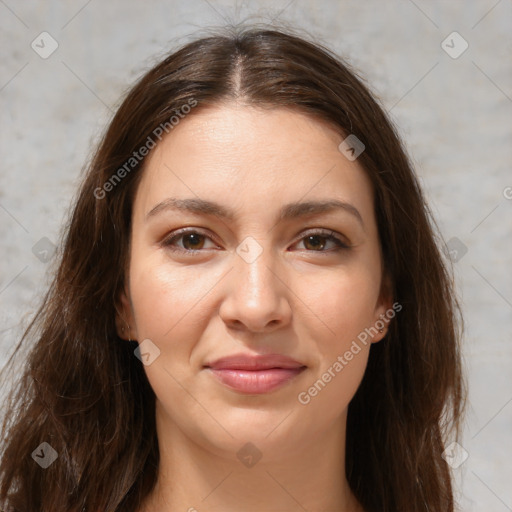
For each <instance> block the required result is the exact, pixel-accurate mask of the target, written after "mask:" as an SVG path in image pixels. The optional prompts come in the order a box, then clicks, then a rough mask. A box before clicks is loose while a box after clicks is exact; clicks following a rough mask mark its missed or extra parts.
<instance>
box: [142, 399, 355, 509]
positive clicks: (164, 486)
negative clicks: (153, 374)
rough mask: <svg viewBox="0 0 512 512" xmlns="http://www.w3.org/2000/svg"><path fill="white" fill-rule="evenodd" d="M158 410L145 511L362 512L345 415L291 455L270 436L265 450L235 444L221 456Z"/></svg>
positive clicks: (238, 443) (241, 443)
mask: <svg viewBox="0 0 512 512" xmlns="http://www.w3.org/2000/svg"><path fill="white" fill-rule="evenodd" d="M160 412H161V410H160V411H159V408H158V406H157V434H158V441H159V449H160V464H159V471H158V480H157V483H156V486H155V488H154V489H153V491H152V493H151V495H150V496H149V497H148V498H147V500H146V502H145V505H144V507H143V509H142V512H157V511H158V512H171V511H173V512H174V511H176V510H180V511H184V512H208V511H211V512H214V511H220V510H222V512H240V510H243V511H244V512H261V511H262V510H279V511H282V512H297V511H302V510H311V511H319V510H336V511H340V512H363V509H362V508H361V506H360V505H359V503H358V502H357V500H356V499H355V497H354V496H353V494H352V492H351V490H350V488H349V485H348V482H347V480H346V476H345V427H346V414H345V416H344V417H343V418H341V419H340V420H339V421H338V422H336V423H334V424H333V425H332V428H331V429H330V431H329V432H325V431H323V432H318V433H317V435H315V436H312V437H311V438H309V439H305V440H304V443H303V444H302V445H300V446H295V447H294V449H293V450H289V449H288V450H286V451H283V450H282V449H281V447H282V446H283V445H285V444H286V443H285V442H281V440H279V441H277V440H275V441H272V440H271V438H272V435H270V436H269V437H268V439H267V441H268V442H266V443H265V446H264V447H263V446H262V443H261V442H260V443H259V446H260V447H261V448H262V449H261V450H260V449H259V448H258V447H257V446H254V445H249V444H247V443H245V442H244V441H236V442H235V443H234V444H235V445H236V447H237V448H235V450H233V451H232V452H229V451H225V453H222V451H219V450H218V448H216V447H212V446H208V443H205V442H203V441H202V440H201V441H200V442H197V441H195V440H192V439H191V438H190V437H189V435H187V432H184V431H182V430H181V429H180V428H179V427H178V426H177V425H176V423H174V422H172V421H171V420H170V418H169V417H168V416H164V415H163V414H160ZM275 437H276V438H277V437H278V436H277V433H276V434H275ZM244 446H245V448H242V447H244ZM240 448H242V450H241V451H240ZM233 453H237V455H236V456H233ZM260 454H261V459H260V460H258V461H257V462H256V460H257V459H258V456H259V455H260Z"/></svg>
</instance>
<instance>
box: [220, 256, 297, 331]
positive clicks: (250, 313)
mask: <svg viewBox="0 0 512 512" xmlns="http://www.w3.org/2000/svg"><path fill="white" fill-rule="evenodd" d="M283 277H284V276H283V273H282V272H279V270H278V269H277V263H276V261H275V258H273V257H272V254H271V251H270V249H265V250H264V251H263V252H262V254H260V255H259V257H258V258H256V260H255V261H251V262H247V261H245V260H244V259H243V258H241V257H239V256H238V255H235V259H234V268H233V270H232V271H231V272H229V274H228V276H227V280H226V282H225V287H226V288H225V297H224V300H223V302H222V304H221V306H220V309H219V315H220V317H221V318H222V320H223V321H224V323H225V324H226V325H227V326H228V327H230V328H233V329H245V330H249V331H251V332H257V333H263V332H265V333H268V332H272V331H274V330H276V329H279V328H282V327H283V326H285V325H287V324H288V323H289V322H290V320H291V316H292V310H291V307H290V301H289V298H290V294H291V291H290V288H289V287H288V285H287V284H286V283H285V282H284V279H283Z"/></svg>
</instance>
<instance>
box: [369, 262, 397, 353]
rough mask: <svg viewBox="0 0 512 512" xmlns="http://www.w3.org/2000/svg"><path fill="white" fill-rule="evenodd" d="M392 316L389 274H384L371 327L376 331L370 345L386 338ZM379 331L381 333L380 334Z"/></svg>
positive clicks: (391, 293) (391, 292)
mask: <svg viewBox="0 0 512 512" xmlns="http://www.w3.org/2000/svg"><path fill="white" fill-rule="evenodd" d="M390 312H392V314H390ZM394 316H395V311H394V309H393V286H392V282H391V278H390V277H389V274H388V273H387V272H385V273H384V275H383V277H382V282H381V288H380V293H379V299H378V301H377V304H376V306H375V313H374V318H373V326H374V328H375V329H376V330H377V333H376V334H375V335H374V336H373V337H372V343H377V342H378V341H380V340H381V339H382V338H384V337H385V336H386V334H387V332H388V329H389V324H390V322H391V321H392V318H393V317H394ZM380 329H382V330H383V331H382V332H380Z"/></svg>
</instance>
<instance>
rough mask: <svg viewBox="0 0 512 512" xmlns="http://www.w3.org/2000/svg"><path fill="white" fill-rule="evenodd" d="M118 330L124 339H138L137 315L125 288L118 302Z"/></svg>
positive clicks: (118, 333)
mask: <svg viewBox="0 0 512 512" xmlns="http://www.w3.org/2000/svg"><path fill="white" fill-rule="evenodd" d="M116 331H117V335H118V336H119V337H120V338H121V339H123V340H133V341H136V340H137V328H136V326H135V316H134V314H133V307H132V303H131V300H130V298H129V293H128V292H127V291H126V290H125V289H123V290H122V292H121V293H120V295H119V299H118V301H117V304H116Z"/></svg>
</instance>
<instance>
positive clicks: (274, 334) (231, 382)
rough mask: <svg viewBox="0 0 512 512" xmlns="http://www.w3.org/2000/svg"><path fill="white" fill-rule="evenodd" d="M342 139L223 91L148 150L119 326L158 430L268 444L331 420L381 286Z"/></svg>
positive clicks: (383, 298) (294, 115) (372, 223)
mask: <svg viewBox="0 0 512 512" xmlns="http://www.w3.org/2000/svg"><path fill="white" fill-rule="evenodd" d="M343 138H344V137H342V136H341V135H340V134H339V133H337V132H336V131H335V130H334V129H333V128H331V127H330V126H329V125H327V124H324V123H322V122H320V121H317V120H315V119H313V118H311V117H309V116H306V115H304V114H301V113H298V112H295V111H290V110H285V109H274V110H263V109H257V108H254V107H248V106H240V105H230V104H229V105H222V106H218V107H208V108H204V109H202V110H199V111H197V112H195V113H194V114H193V115H190V116H188V117H186V118H185V119H183V120H181V121H180V123H179V124H178V125H177V126H175V127H174V129H173V131H172V132H171V133H170V134H169V135H168V136H167V138H166V139H163V141H162V142H161V143H160V144H159V145H158V146H157V147H156V148H155V149H153V151H152V153H151V155H150V157H149V160H147V163H146V167H145V169H144V171H143V176H142V179H141V182H140V184H139V187H138V189H137V193H136V197H135V201H134V205H133V219H132V220H133V222H132V233H131V249H130V250H131V253H130V263H129V268H128V269H127V270H128V272H127V274H128V276H127V277H128V279H127V286H126V290H125V293H124V295H123V296H122V297H121V315H120V317H119V318H118V328H119V334H120V336H122V337H124V338H127V337H128V336H127V332H126V330H125V331H124V332H121V328H122V327H125V326H126V325H128V326H129V334H130V338H131V339H136V340H138V342H139V344H141V352H142V353H143V354H146V355H145V356H143V359H145V363H146V364H145V366H144V369H145V371H146V374H147V377H148V379H149V382H150V384H151V386H152V388H153V390H154V392H155V395H156V414H157V425H158V426H159V428H160V429H171V430H177V431H180V432H182V433H185V435H186V436H187V437H189V438H191V439H192V440H193V441H194V442H195V443H197V444H199V445H201V446H203V447H205V448H208V449H209V450H211V451H212V452H214V453H219V454H223V455H226V454H232V455H233V457H234V456H235V454H236V451H237V450H239V449H240V446H241V445H243V444H244V443H245V442H248V441H251V442H252V443H253V444H255V445H256V446H257V447H258V448H260V449H261V450H262V451H263V450H266V453H267V458H268V457H270V458H271V457H272V456H276V457H277V456H278V455H279V454H281V453H282V451H283V450H287V449H295V450H296V448H297V446H301V445H302V446H305V445H306V444H308V443H311V442H313V441H314V440H315V439H321V438H322V437H324V436H328V435H330V434H332V433H334V432H339V431H340V429H342V428H344V422H345V420H346V411H347V406H348V404H349V402H350V400H351V399H352V397H353V395H354V394H355V392H356V390H357V387H358V385H359V384H360V382H361V379H362V377H363V374H364V371H365V368H366V363H367V358H368V353H369V350H370V346H371V343H374V342H377V341H379V340H380V339H381V338H382V337H383V336H385V334H386V333H385V331H384V332H383V333H378V332H377V334H375V331H377V329H373V331H372V334H373V337H372V336H368V335H367V336H366V337H367V339H366V342H365V343H362V342H361V341H358V336H359V340H361V339H362V338H364V336H361V333H362V332H364V331H365V329H368V328H370V327H372V326H375V324H376V322H377V321H378V320H379V318H380V316H381V315H383V314H384V313H385V312H386V310H388V309H389V307H390V304H391V301H390V298H389V297H388V296H387V293H386V289H387V288H386V287H385V286H384V285H383V283H384V282H385V281H384V280H383V269H382V262H381V252H380V245H379V240H378V232H377V226H376V219H375V215H374V209H373V192H372V187H371V183H370V181H369V179H368V177H367V176H366V174H365V171H364V170H363V169H362V168H361V167H360V166H359V165H358V163H357V160H356V161H349V160H348V159H347V158H346V157H345V156H344V155H343V154H342V153H341V152H340V151H339V150H338V145H339V144H340V142H341V141H342V140H343ZM367 332H368V331H367ZM354 341H356V346H357V347H358V349H359V350H357V348H355V346H354ZM348 353H351V354H352V356H350V355H349V354H348ZM315 383H316V384H315Z"/></svg>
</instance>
